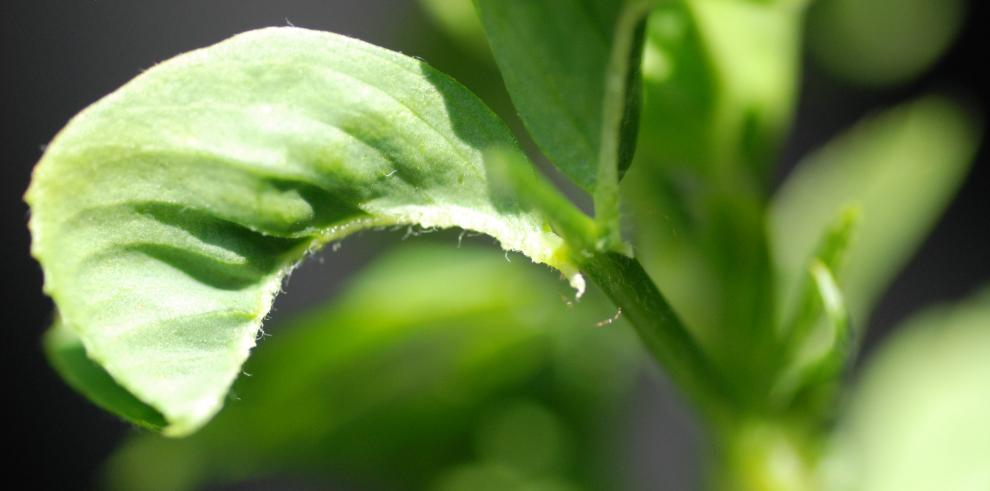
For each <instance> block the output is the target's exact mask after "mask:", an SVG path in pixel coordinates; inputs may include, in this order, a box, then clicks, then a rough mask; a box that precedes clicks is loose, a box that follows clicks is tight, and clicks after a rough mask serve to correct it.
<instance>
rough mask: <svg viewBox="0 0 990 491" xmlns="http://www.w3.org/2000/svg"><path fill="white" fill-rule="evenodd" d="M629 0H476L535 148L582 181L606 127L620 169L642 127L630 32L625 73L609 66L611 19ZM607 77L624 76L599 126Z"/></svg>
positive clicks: (592, 171) (590, 181)
mask: <svg viewBox="0 0 990 491" xmlns="http://www.w3.org/2000/svg"><path fill="white" fill-rule="evenodd" d="M636 3H642V2H636V1H629V0H590V1H587V0H541V1H530V0H475V4H476V5H477V7H478V12H479V15H480V17H481V21H482V25H484V27H485V32H486V33H487V35H488V41H489V44H490V45H491V48H492V51H493V53H494V55H495V60H496V62H497V63H498V66H499V68H500V69H501V71H502V77H503V78H504V79H505V85H506V87H507V88H508V90H509V94H510V95H511V96H512V100H513V102H514V103H515V105H516V108H517V109H518V111H519V114H520V116H521V117H522V120H523V123H524V124H525V125H526V128H527V129H528V130H529V132H530V134H531V135H532V136H533V139H534V140H535V141H536V143H537V145H539V147H540V149H541V150H543V152H544V153H545V154H546V155H547V157H549V158H550V160H551V161H553V163H554V164H556V165H557V166H558V167H559V168H560V169H561V170H562V171H563V172H564V173H565V174H567V175H568V176H569V177H570V178H571V179H573V180H574V181H575V182H576V183H577V184H578V185H579V186H581V187H582V188H584V189H586V190H588V191H592V190H594V189H595V187H596V182H597V178H598V174H597V173H598V164H599V161H600V150H601V147H602V135H603V131H614V132H615V135H614V138H615V139H617V140H618V141H619V145H618V147H617V148H616V149H615V150H616V154H615V155H609V156H608V158H609V159H610V160H611V161H612V162H613V164H615V163H617V166H618V172H620V173H621V172H622V171H623V170H625V168H626V167H628V165H629V162H630V160H631V159H632V155H633V151H634V149H635V138H636V133H637V129H638V126H639V95H640V91H639V79H640V77H639V62H638V61H639V59H640V53H641V50H642V37H641V36H639V35H636V34H635V33H621V34H623V35H630V36H632V37H633V38H634V39H633V42H632V43H631V46H630V49H629V51H628V52H627V53H625V55H624V56H625V57H626V61H630V60H631V61H630V62H629V63H627V65H628V70H627V73H618V74H616V73H610V56H611V53H612V49H613V44H614V42H615V40H616V36H617V34H620V33H617V32H616V25H617V23H618V21H619V19H620V16H621V15H622V14H623V9H626V8H629V7H630V6H632V5H633V4H636ZM606 76H613V77H620V78H621V79H622V80H624V82H625V94H624V98H623V100H618V101H611V102H612V103H615V104H619V105H621V106H622V107H621V108H620V111H621V116H620V119H621V123H620V124H619V126H618V127H610V128H607V129H605V130H603V122H604V121H605V116H604V113H603V110H604V108H605V105H606V104H608V103H606V102H605V100H606Z"/></svg>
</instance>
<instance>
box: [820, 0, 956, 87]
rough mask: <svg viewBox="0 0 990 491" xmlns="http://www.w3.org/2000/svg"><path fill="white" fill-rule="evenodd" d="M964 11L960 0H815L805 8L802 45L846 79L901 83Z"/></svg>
mask: <svg viewBox="0 0 990 491" xmlns="http://www.w3.org/2000/svg"><path fill="white" fill-rule="evenodd" d="M966 10H967V3H966V2H964V1H963V0H817V1H815V2H814V3H813V4H812V7H811V9H810V10H809V12H808V47H809V48H810V52H811V54H812V55H814V57H815V59H816V61H818V62H819V63H820V64H821V66H822V67H823V68H825V69H827V70H828V71H829V72H831V73H832V74H833V75H837V76H839V77H841V78H843V79H846V80H848V81H851V82H855V83H859V84H862V85H869V86H883V85H889V84H897V83H903V82H907V81H910V79H912V78H914V77H916V76H918V75H920V74H922V73H923V72H924V71H925V70H926V69H928V68H929V67H931V66H932V65H933V64H934V63H935V62H936V61H938V59H939V58H940V57H941V56H942V54H943V53H945V52H946V50H948V48H949V47H951V46H952V42H953V41H954V40H955V38H956V36H957V34H958V33H959V31H960V30H961V28H962V26H963V25H964V23H965V21H966Z"/></svg>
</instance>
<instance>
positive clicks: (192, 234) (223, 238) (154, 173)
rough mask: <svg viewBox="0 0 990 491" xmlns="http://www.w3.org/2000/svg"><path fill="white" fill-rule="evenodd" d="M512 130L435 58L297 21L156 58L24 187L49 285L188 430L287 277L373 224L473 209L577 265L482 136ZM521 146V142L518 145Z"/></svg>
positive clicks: (432, 224)
mask: <svg viewBox="0 0 990 491" xmlns="http://www.w3.org/2000/svg"><path fill="white" fill-rule="evenodd" d="M491 147H502V148H509V149H512V148H515V143H514V140H513V138H512V136H511V134H510V132H509V130H508V129H507V128H505V126H504V125H503V124H502V122H501V121H500V120H499V119H498V118H496V117H495V116H494V114H493V113H491V112H490V111H489V110H488V109H487V108H486V107H485V106H484V105H483V104H482V103H481V102H480V101H479V100H478V99H477V98H476V97H474V96H473V95H472V94H471V93H470V92H468V91H467V90H466V89H465V88H463V87H462V86H460V85H458V84H457V83H456V82H454V81H452V80H451V79H449V78H447V77H445V76H444V75H442V74H440V73H438V72H437V71H435V70H433V69H431V68H429V67H428V66H427V65H425V64H424V63H422V62H420V61H417V60H414V59H412V58H408V57H405V56H402V55H399V54H396V53H393V52H389V51H387V50H384V49H381V48H377V47H374V46H371V45H368V44H365V43H363V42H360V41H356V40H353V39H349V38H346V37H343V36H338V35H333V34H328V33H319V32H315V31H307V30H303V29H295V28H280V29H265V30H260V31H254V32H250V33H246V34H243V35H240V36H236V37H234V38H232V39H230V40H228V41H225V42H223V43H220V44H218V45H216V46H213V47H210V48H206V49H202V50H198V51H195V52H192V53H189V54H186V55H183V56H180V57H177V58H175V59H173V60H170V61H168V62H165V63H163V64H160V65H158V66H156V67H154V68H152V69H150V70H148V71H147V72H145V73H144V74H142V75H141V76H139V77H138V78H136V79H135V80H134V81H132V82H131V83H129V84H127V85H126V86H124V87H123V88H121V89H120V90H118V91H117V92H115V93H114V94H112V95H110V96H108V97H106V98H105V99H103V100H102V101H100V102H98V103H96V104H94V105H93V106H92V107H90V108H88V109H87V110H85V111H84V112H83V113H81V114H80V115H79V116H77V117H76V118H75V119H73V121H72V122H71V123H70V124H69V125H68V126H67V127H66V128H65V129H64V130H62V132H61V133H60V134H59V135H58V137H57V138H56V139H55V140H54V141H53V142H52V144H51V145H50V146H49V147H48V150H47V151H46V153H45V155H44V157H43V158H42V160H41V162H40V163H39V164H38V166H37V168H36V169H35V172H34V179H33V182H32V184H31V188H30V190H29V191H28V194H27V201H28V202H29V203H30V204H31V212H32V217H31V230H32V234H33V237H34V242H33V245H32V250H33V253H34V255H35V257H37V258H38V260H39V261H40V262H41V264H42V267H43V269H44V272H45V289H46V292H48V294H50V295H51V296H52V297H53V298H54V300H55V302H56V304H57V306H58V308H59V311H60V313H61V319H62V322H63V325H64V326H65V327H66V328H67V329H70V330H72V331H73V332H75V333H76V334H77V335H78V336H79V338H80V340H81V341H82V343H83V345H84V346H85V348H86V351H87V354H88V355H89V357H90V358H92V359H93V360H95V361H96V362H98V363H99V364H100V365H102V366H103V367H104V368H105V369H106V371H107V372H109V374H110V375H111V376H112V377H113V378H114V379H115V380H116V381H117V382H118V383H119V384H120V385H121V386H123V387H125V388H126V389H127V390H128V391H130V392H131V393H132V394H133V395H134V396H135V397H137V399H139V400H141V401H143V402H144V403H146V404H148V405H149V406H151V407H153V408H154V409H155V410H156V411H158V412H160V413H161V414H162V415H163V416H164V417H165V419H166V420H167V422H168V423H169V426H168V427H167V428H166V429H165V432H166V433H167V434H170V435H182V434H187V433H189V432H191V431H193V430H195V429H196V428H198V427H199V426H201V425H202V424H203V423H205V422H206V421H207V420H208V419H209V418H210V417H211V416H212V415H213V414H214V413H215V412H216V411H217V410H218V409H219V408H220V406H221V403H222V401H223V398H224V395H225V394H226V391H227V388H228V387H229V385H230V384H231V382H232V381H233V380H234V378H235V377H236V376H237V374H238V373H239V371H240V366H241V364H242V363H243V362H244V360H245V359H246V358H247V356H248V352H249V350H250V349H251V347H252V346H254V344H255V336H256V334H257V332H258V329H259V327H260V324H261V321H262V319H263V318H264V316H265V315H266V314H267V312H268V309H269V307H270V305H271V302H272V297H273V296H274V295H275V294H276V293H277V292H278V290H279V288H280V285H281V280H282V278H283V277H284V276H285V274H286V273H287V272H288V271H289V269H290V268H292V267H293V265H294V264H295V263H296V262H297V261H299V260H300V259H301V258H302V257H303V256H304V255H305V254H306V252H307V251H308V250H310V249H312V248H314V247H318V246H320V245H322V244H324V243H327V242H329V241H332V240H338V239H340V238H343V237H344V236H346V235H348V234H349V233H352V232H354V231H357V230H361V229H366V228H369V227H386V226H397V225H402V226H421V227H426V228H441V227H461V228H464V229H469V230H474V231H478V232H482V233H486V234H488V235H491V236H493V237H495V238H496V239H498V240H499V241H500V242H501V244H502V247H504V248H506V249H511V250H518V251H520V252H522V253H524V254H526V255H527V256H529V257H530V258H532V259H533V260H535V261H538V262H544V263H548V264H551V265H554V266H556V267H558V268H561V269H563V270H565V271H567V272H568V274H572V273H573V271H572V270H571V269H569V267H568V265H567V264H565V263H564V262H562V260H561V257H562V256H556V257H555V252H556V251H557V249H558V248H559V246H560V244H561V241H560V239H559V238H558V237H557V236H555V235H553V234H552V233H550V232H548V231H547V230H546V227H545V225H544V220H543V219H542V218H541V217H540V216H538V215H537V214H536V213H535V212H532V211H530V210H529V209H528V208H527V207H525V206H523V205H522V204H520V203H521V202H520V200H519V199H518V196H516V195H515V193H514V192H513V191H512V190H511V189H506V188H504V187H502V188H499V189H498V190H494V189H492V188H491V187H490V185H489V182H488V178H487V174H486V173H487V170H486V168H485V166H484V157H483V156H484V152H485V151H486V150H487V149H489V148H491ZM516 151H518V150H516Z"/></svg>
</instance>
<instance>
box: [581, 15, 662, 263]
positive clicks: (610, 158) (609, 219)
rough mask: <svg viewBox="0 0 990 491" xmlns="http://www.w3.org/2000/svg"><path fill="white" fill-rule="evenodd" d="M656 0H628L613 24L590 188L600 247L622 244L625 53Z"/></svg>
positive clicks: (626, 83) (627, 62)
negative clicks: (594, 176) (593, 181)
mask: <svg viewBox="0 0 990 491" xmlns="http://www.w3.org/2000/svg"><path fill="white" fill-rule="evenodd" d="M659 3H660V0H639V1H632V2H629V3H627V4H626V5H625V7H624V8H623V10H622V13H621V14H620V15H619V18H618V20H617V22H616V26H615V40H614V42H613V43H612V51H611V53H609V62H608V68H607V70H606V72H605V93H604V96H603V98H602V127H601V129H602V132H601V145H600V147H599V153H598V174H597V179H596V185H595V191H594V196H593V198H594V203H595V223H596V226H597V227H598V237H599V240H600V241H601V242H602V247H601V248H603V249H615V248H617V247H621V246H622V236H621V231H620V227H619V223H620V221H619V214H620V199H619V164H618V161H619V147H620V141H619V139H620V136H621V129H622V124H623V117H624V116H625V108H626V102H627V99H628V96H629V94H627V91H628V88H629V87H628V86H629V83H628V82H629V79H628V77H629V76H630V75H629V70H630V62H631V61H632V60H631V59H630V58H631V57H630V56H629V54H630V52H632V49H633V43H635V42H636V32H637V29H638V27H639V25H640V24H641V23H642V22H643V20H644V19H645V18H646V16H647V14H649V13H650V11H651V10H653V8H654V7H656V6H657V5H658V4H659Z"/></svg>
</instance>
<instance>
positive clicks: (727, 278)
mask: <svg viewBox="0 0 990 491" xmlns="http://www.w3.org/2000/svg"><path fill="white" fill-rule="evenodd" d="M801 13H802V10H801V6H800V5H799V2H706V1H691V2H676V3H666V4H663V5H661V6H660V7H659V8H657V9H656V10H655V11H654V12H653V14H652V15H651V17H650V19H649V23H648V26H647V32H646V45H645V47H644V55H643V70H642V71H643V87H644V95H643V118H642V122H641V132H640V138H639V145H638V150H637V156H636V162H635V164H634V165H633V166H632V167H631V169H630V176H629V177H628V178H627V179H626V180H625V186H626V187H625V191H626V192H627V194H628V196H629V197H630V199H629V206H630V208H631V209H632V211H633V212H632V213H631V214H630V216H631V217H632V220H633V224H634V230H635V231H636V242H635V243H636V252H637V257H638V258H639V259H640V260H641V261H642V262H643V264H644V266H646V268H647V269H648V271H650V273H651V275H653V278H654V279H655V280H656V281H657V283H658V286H659V287H660V289H661V290H662V291H663V292H664V293H665V294H666V295H668V296H669V298H670V300H671V303H672V304H673V305H676V306H677V307H678V312H679V313H680V314H681V315H682V316H683V317H684V320H685V322H686V324H687V325H689V326H691V327H692V329H694V330H695V334H696V335H697V336H698V337H699V338H700V339H701V341H702V343H703V344H704V345H705V346H706V347H707V348H708V349H709V351H710V352H711V353H712V354H713V356H715V357H716V358H718V359H720V360H722V361H723V367H722V368H723V369H724V371H725V372H727V373H729V374H732V376H733V377H735V376H737V375H738V376H742V377H749V376H750V375H754V376H757V374H755V373H750V372H753V368H754V365H753V364H752V363H749V362H748V361H747V360H746V359H747V358H749V357H750V354H747V353H744V352H743V351H744V350H742V349H741V347H742V346H749V345H752V340H764V339H769V336H768V335H766V333H768V332H769V330H770V329H771V326H772V320H771V319H772V318H773V314H772V312H773V300H774V299H773V288H772V283H773V274H772V269H773V268H772V265H771V263H770V252H769V245H768V243H767V237H766V234H765V230H766V227H765V220H766V214H765V209H764V208H765V204H766V200H767V196H768V194H769V188H770V179H769V175H770V173H771V171H772V169H773V168H774V166H775V164H776V158H777V157H776V153H777V148H778V147H779V144H780V141H781V139H782V138H783V136H784V132H785V131H786V130H787V127H788V125H789V124H790V119H791V116H792V113H793V105H794V100H795V92H794V90H795V86H796V85H795V84H796V81H797V73H798V68H799V65H798V61H799V52H798V49H797V46H798V45H799V36H800V21H801ZM765 348H766V347H754V348H753V349H754V350H757V351H759V350H763V349H765ZM766 349H768V348H766ZM746 351H748V349H747V350H746ZM747 384H748V383H743V382H740V383H738V384H736V385H747Z"/></svg>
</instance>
